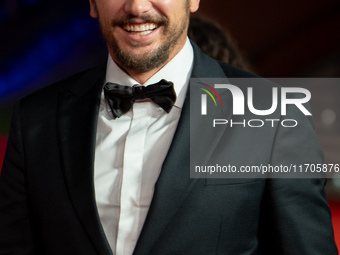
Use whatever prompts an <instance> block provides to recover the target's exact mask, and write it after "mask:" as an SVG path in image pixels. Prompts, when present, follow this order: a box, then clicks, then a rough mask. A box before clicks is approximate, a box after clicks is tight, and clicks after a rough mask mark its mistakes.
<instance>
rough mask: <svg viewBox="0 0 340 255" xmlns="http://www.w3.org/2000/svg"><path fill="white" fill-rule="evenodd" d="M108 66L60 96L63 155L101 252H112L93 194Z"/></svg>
mask: <svg viewBox="0 0 340 255" xmlns="http://www.w3.org/2000/svg"><path fill="white" fill-rule="evenodd" d="M104 77H105V66H100V67H98V68H97V69H95V70H94V71H91V72H90V73H86V74H85V75H83V76H81V78H80V80H79V79H75V81H76V82H75V84H72V86H71V87H70V89H69V90H67V91H65V92H64V93H62V94H61V95H60V98H59V101H60V102H59V125H58V132H59V138H60V146H61V155H62V161H63V168H64V172H65V179H66V182H67V186H68V190H69V195H70V198H71V201H72V203H73V205H74V209H75V211H76V213H77V215H78V217H79V220H80V221H81V222H82V224H83V226H84V229H85V231H87V233H88V235H89V237H90V240H91V241H92V243H93V245H94V246H95V247H96V249H97V251H98V254H103V255H104V254H112V253H111V250H110V248H109V245H108V244H107V241H106V238H105V234H104V232H103V230H102V227H101V223H100V220H99V217H98V213H97V209H96V202H95V195H94V180H93V166H94V149H95V138H96V124H97V115H98V107H99V102H100V93H101V88H102V85H103V82H104Z"/></svg>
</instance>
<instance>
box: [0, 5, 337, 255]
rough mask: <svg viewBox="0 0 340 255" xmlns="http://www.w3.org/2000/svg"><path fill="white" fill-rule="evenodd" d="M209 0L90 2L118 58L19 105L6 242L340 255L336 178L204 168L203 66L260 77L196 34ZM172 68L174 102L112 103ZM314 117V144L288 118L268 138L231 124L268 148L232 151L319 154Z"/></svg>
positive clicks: (5, 194)
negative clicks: (191, 30) (198, 104)
mask: <svg viewBox="0 0 340 255" xmlns="http://www.w3.org/2000/svg"><path fill="white" fill-rule="evenodd" d="M198 5H199V0H168V1H156V0H105V1H104V0H90V6H91V16H92V17H94V18H99V21H100V25H101V29H102V32H103V35H104V37H105V39H106V42H107V46H108V50H109V53H110V54H109V58H108V61H107V64H105V65H104V66H99V67H97V68H95V69H91V70H88V71H85V72H82V73H80V74H76V75H74V76H72V77H70V78H67V79H66V80H64V81H62V82H59V83H57V84H54V85H52V86H50V87H47V88H44V89H42V90H40V91H37V92H35V93H33V94H32V95H30V96H27V97H25V98H23V99H21V100H20V102H18V103H17V104H16V106H15V110H14V114H13V120H12V128H11V132H10V137H9V141H8V148H7V152H6V156H5V162H4V165H3V170H2V175H1V178H0V228H1V233H0V254H49V255H53V254H63V255H64V254H81V255H90V254H102V255H104V254H119V255H125V254H136V255H141V254H152V255H158V254H162V255H166V254H171V255H174V254H178V255H181V254H185V255H190V254H195V255H199V254H202V255H203V254H204V255H206V254H289V255H291V254H299V255H300V254H308V255H310V254H337V250H336V247H335V244H334V238H333V232H332V227H331V221H330V211H329V208H328V205H327V201H326V198H325V194H324V190H323V186H324V183H325V182H324V180H322V179H308V180H307V179H303V180H281V179H275V180H274V179H268V180H266V179H259V180H258V179H250V180H249V179H244V180H241V181H235V180H231V179H207V180H205V179H190V177H189V136H190V132H189V119H188V116H189V112H188V111H189V98H188V94H189V92H187V86H188V82H189V78H190V77H204V78H205V77H222V78H223V77H251V75H250V74H248V73H246V72H243V71H241V70H239V69H235V68H233V67H231V66H229V65H226V64H223V63H219V62H216V61H214V60H212V59H210V58H208V57H207V56H205V55H203V54H202V53H201V52H200V50H199V49H198V48H197V46H194V45H191V44H190V42H189V41H188V39H187V37H186V32H187V28H188V20H189V13H190V12H194V11H196V10H197V9H198ZM162 79H165V80H167V81H171V82H173V84H174V89H175V92H176V94H177V99H176V100H170V101H175V103H174V105H173V106H172V107H170V108H171V109H169V108H168V107H165V110H164V109H162V108H161V107H160V106H158V105H157V104H155V103H154V102H152V101H150V100H149V99H147V98H141V100H136V102H135V103H134V104H133V106H132V108H131V109H129V110H128V111H125V110H126V109H125V108H124V107H123V108H124V109H125V110H124V111H123V113H122V111H121V109H118V110H117V109H116V108H115V107H114V106H115V105H114V104H113V105H111V104H109V102H110V100H113V99H112V98H111V97H110V96H107V93H108V94H109V93H110V91H112V90H115V89H116V88H118V90H123V91H125V92H126V91H130V90H133V89H131V87H123V88H122V87H119V86H118V85H112V84H113V83H119V84H125V85H128V86H133V85H135V84H142V85H144V86H148V85H150V84H154V83H157V82H159V80H162ZM167 81H165V82H164V81H163V82H162V83H165V84H166V86H168V85H169V84H170V85H171V83H168V82H167ZM107 82H108V83H110V84H109V85H108V86H105V87H106V88H105V89H104V90H105V92H104V90H103V86H104V85H105V84H106V83H107ZM152 86H154V85H152ZM152 86H150V88H152ZM134 89H135V90H138V91H144V90H143V88H140V87H138V88H136V87H134ZM141 93H142V92H141ZM143 93H144V92H143ZM104 94H105V95H104ZM167 102H168V101H167ZM116 103H117V102H116ZM121 103H122V102H118V103H117V104H121ZM301 122H302V123H303V126H304V127H305V128H306V129H304V132H303V133H299V134H298V135H302V138H301V139H302V141H304V142H306V143H307V144H306V147H307V146H308V148H307V149H306V151H305V152H301V151H300V149H301V145H299V144H301V140H299V139H296V136H294V137H293V139H292V138H290V136H289V134H287V132H286V131H285V130H282V129H280V128H279V127H277V128H275V129H273V130H274V131H275V132H273V133H270V134H268V137H253V136H252V135H250V134H245V133H241V134H235V133H234V132H233V131H229V130H226V132H224V133H223V134H222V138H223V139H227V140H226V141H228V144H229V145H228V146H229V147H228V146H227V147H226V148H230V145H231V146H232V147H233V146H234V145H235V141H233V140H235V139H236V140H238V138H240V139H244V138H242V137H245V138H246V139H250V140H251V142H255V144H256V143H257V144H259V143H258V142H259V139H262V140H261V144H262V145H261V146H262V147H263V148H265V151H262V152H261V150H258V151H257V152H255V153H251V152H250V151H249V148H248V147H247V148H246V147H244V146H242V142H240V143H239V145H240V147H235V151H236V152H234V151H233V150H231V151H230V152H228V154H224V153H223V152H224V151H223V150H220V151H221V152H222V154H223V157H225V158H230V159H233V158H237V157H240V155H238V154H239V153H240V152H242V151H243V153H244V154H243V155H242V158H243V159H244V160H245V161H246V162H247V157H249V158H250V157H251V156H252V155H259V157H260V158H261V159H267V160H268V161H269V162H272V161H273V162H281V160H282V159H284V158H285V157H288V158H292V161H293V162H295V161H299V160H301V161H303V159H305V158H306V157H313V158H316V161H318V162H319V161H320V160H321V157H322V156H321V154H320V150H319V147H318V143H317V141H316V138H315V134H314V131H313V129H312V127H311V124H310V123H309V122H308V120H307V119H306V120H305V119H304V118H302V117H301ZM233 133H234V134H233ZM303 134H305V136H303ZM306 137H307V139H305V138H306ZM291 145H292V146H291ZM287 146H288V147H289V149H290V153H287ZM211 147H212V148H211V149H214V148H215V147H217V144H216V143H215V142H212V146H211ZM309 148H310V149H309ZM271 150H272V152H271ZM283 152H285V153H287V154H283ZM295 154H296V155H295Z"/></svg>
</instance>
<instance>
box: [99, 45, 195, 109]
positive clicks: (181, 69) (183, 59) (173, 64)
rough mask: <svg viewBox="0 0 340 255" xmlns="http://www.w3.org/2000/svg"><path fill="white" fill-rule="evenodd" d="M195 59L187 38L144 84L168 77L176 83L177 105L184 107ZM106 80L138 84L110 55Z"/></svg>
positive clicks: (130, 84)
mask: <svg viewBox="0 0 340 255" xmlns="http://www.w3.org/2000/svg"><path fill="white" fill-rule="evenodd" d="M193 60H194V52H193V48H192V46H191V44H190V41H189V39H188V38H187V40H186V43H185V45H184V46H183V48H182V49H181V51H180V52H179V53H178V54H177V55H176V56H175V57H174V58H173V59H172V60H171V61H170V62H169V63H167V64H166V65H165V66H164V67H163V68H162V69H160V70H159V71H158V72H157V73H156V74H154V75H153V76H152V77H151V78H150V79H149V80H147V81H146V82H145V83H144V84H143V85H145V86H147V85H150V84H153V83H157V82H159V81H160V80H161V79H166V80H168V81H172V82H173V83H174V88H175V91H176V95H177V100H176V102H175V106H177V107H179V108H182V106H183V103H184V99H185V94H186V90H187V87H188V83H189V79H190V76H191V72H192V67H193ZM105 79H106V82H113V83H118V84H124V85H128V86H133V85H135V84H138V82H137V81H135V80H134V79H133V78H132V77H130V76H129V75H128V74H127V73H126V72H124V71H123V70H122V69H121V68H120V67H119V66H118V65H117V64H116V63H115V62H114V61H113V60H112V58H111V56H110V55H109V57H108V61H107V67H106V76H105Z"/></svg>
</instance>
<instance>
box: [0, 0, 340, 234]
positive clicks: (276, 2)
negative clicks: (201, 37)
mask: <svg viewBox="0 0 340 255" xmlns="http://www.w3.org/2000/svg"><path fill="white" fill-rule="evenodd" d="M195 15H199V16H205V17H208V18H210V19H214V20H215V21H217V22H219V23H220V24H221V25H222V26H223V28H224V29H225V32H226V33H228V34H229V35H231V36H232V37H233V38H234V40H235V41H236V43H237V46H238V48H239V49H240V50H241V51H242V52H243V54H244V56H245V58H246V59H247V61H248V62H249V63H250V65H251V67H252V70H253V71H254V72H255V73H257V74H259V75H260V76H263V77H323V78H324V77H339V76H340V45H339V44H340V33H339V27H340V2H339V1H337V0H316V1H310V0H253V1H249V0H201V7H200V10H199V11H198V13H197V14H195ZM0 33H1V34H0V38H1V39H0V165H1V164H2V158H3V154H4V151H5V145H6V141H7V134H8V130H9V121H10V116H11V109H12V106H13V102H14V101H15V100H16V99H17V98H19V97H20V96H23V95H25V94H27V93H29V92H31V91H33V90H35V89H38V88H40V87H43V86H46V85H48V84H51V83H52V82H55V81H57V80H60V79H62V78H64V77H66V76H68V75H70V74H72V73H75V72H78V71H80V70H83V69H85V68H89V67H92V66H95V65H96V64H97V63H99V62H101V61H104V60H105V58H106V57H107V52H106V49H105V43H104V42H103V40H102V38H101V35H100V31H99V29H98V24H97V21H96V20H94V19H92V18H91V17H90V16H89V5H88V2H87V1H84V0H72V1H66V0H58V1H52V0H0ZM339 99H340V86H333V87H329V86H327V87H325V86H322V84H320V86H316V87H314V88H313V91H312V101H311V104H312V107H313V112H314V119H315V125H316V129H317V132H318V135H319V138H320V141H321V143H322V146H323V148H324V151H325V158H326V162H328V163H340V121H339V119H340V104H339ZM335 177H336V176H335ZM339 189H340V179H339V178H333V179H331V180H329V182H328V186H327V193H328V196H329V199H330V202H331V206H332V211H333V215H334V219H333V220H334V224H335V226H336V229H338V226H339V230H337V231H339V232H340V213H338V212H340V206H339V203H338V201H339V200H340V199H339V198H340V195H339V194H340V192H339ZM337 236H338V238H339V240H340V235H337Z"/></svg>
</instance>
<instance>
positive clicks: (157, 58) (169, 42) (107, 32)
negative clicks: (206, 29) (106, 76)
mask: <svg viewBox="0 0 340 255" xmlns="http://www.w3.org/2000/svg"><path fill="white" fill-rule="evenodd" d="M138 18H141V19H143V20H144V21H145V22H150V23H151V22H152V23H155V24H157V25H158V27H160V26H163V28H164V30H163V35H164V36H165V39H164V42H163V44H162V45H161V46H160V47H159V48H156V49H154V50H152V51H150V52H146V53H141V54H132V53H131V52H128V51H126V50H123V49H121V48H120V46H119V43H118V40H117V39H116V38H115V37H114V35H113V33H112V30H111V29H112V27H114V26H121V25H123V24H131V23H134V20H135V19H136V17H134V16H131V15H128V16H126V17H123V18H120V19H115V20H113V21H112V22H111V24H110V25H111V26H109V27H107V26H105V24H103V22H100V26H101V30H102V34H103V36H104V38H105V40H106V43H107V45H108V48H109V51H110V52H111V53H112V54H114V56H115V57H116V59H117V60H118V62H119V63H120V64H121V65H122V67H123V68H125V69H127V70H131V71H135V72H146V71H150V70H152V69H155V68H158V67H160V66H161V65H162V64H164V63H166V62H167V61H168V59H169V55H170V53H171V51H172V49H173V48H174V47H175V46H176V45H177V44H178V42H179V39H180V37H181V36H182V34H183V33H185V31H186V29H185V28H186V26H187V22H188V20H189V12H188V14H187V16H186V17H184V18H182V19H181V20H179V21H178V23H177V24H178V25H177V26H170V25H169V21H168V19H167V18H166V17H165V16H152V15H143V16H140V17H138ZM131 45H133V44H131ZM134 46H136V47H139V46H140V45H138V43H136V44H135V45H134Z"/></svg>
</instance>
